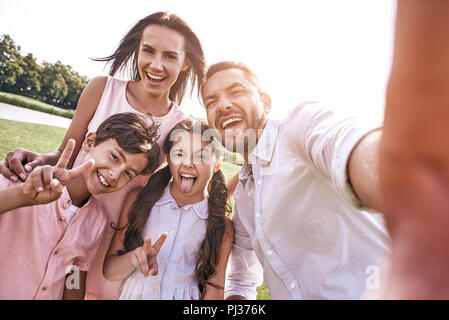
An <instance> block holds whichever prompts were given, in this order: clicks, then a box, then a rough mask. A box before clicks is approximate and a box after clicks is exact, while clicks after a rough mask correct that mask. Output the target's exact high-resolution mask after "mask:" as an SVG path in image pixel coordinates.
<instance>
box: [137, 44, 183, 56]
mask: <svg viewBox="0 0 449 320" xmlns="http://www.w3.org/2000/svg"><path fill="white" fill-rule="evenodd" d="M142 47H145V48H147V49H151V50H154V51H155V50H156V49H154V48H153V47H152V46H150V45H149V44H146V43H142ZM164 53H165V54H167V53H168V54H174V55H177V56H178V55H179V52H178V51H171V50H169V51H164Z"/></svg>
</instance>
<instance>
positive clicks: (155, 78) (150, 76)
mask: <svg viewBox="0 0 449 320" xmlns="http://www.w3.org/2000/svg"><path fill="white" fill-rule="evenodd" d="M147 76H148V78H150V79H153V80H162V79H164V77H161V76H155V75H153V74H149V73H148V72H147Z"/></svg>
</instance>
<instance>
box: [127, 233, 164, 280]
mask: <svg viewBox="0 0 449 320" xmlns="http://www.w3.org/2000/svg"><path fill="white" fill-rule="evenodd" d="M167 236H168V234H167V233H166V232H164V233H163V234H162V235H161V236H160V237H159V239H158V240H157V241H156V242H155V243H154V245H151V238H146V239H145V242H144V243H143V245H142V246H141V247H138V248H136V249H134V250H133V251H131V252H130V253H129V258H130V262H131V264H132V265H133V266H134V267H135V268H136V269H137V270H139V272H141V273H143V275H144V276H145V277H148V276H149V275H152V276H155V275H157V273H158V264H157V259H156V258H157V255H158V254H159V251H160V250H161V247H162V245H163V244H164V242H165V239H167Z"/></svg>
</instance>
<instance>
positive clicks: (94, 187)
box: [0, 113, 160, 299]
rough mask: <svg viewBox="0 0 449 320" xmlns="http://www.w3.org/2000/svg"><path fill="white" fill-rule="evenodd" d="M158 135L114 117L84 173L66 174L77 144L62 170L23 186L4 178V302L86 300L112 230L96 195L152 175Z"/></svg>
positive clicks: (124, 116) (0, 252)
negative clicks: (105, 237)
mask: <svg viewBox="0 0 449 320" xmlns="http://www.w3.org/2000/svg"><path fill="white" fill-rule="evenodd" d="M158 132H159V130H158V125H156V124H155V122H153V120H152V119H151V118H150V117H145V116H140V115H137V114H135V113H121V114H115V115H113V116H111V117H110V118H108V119H107V120H105V121H104V122H103V123H102V124H101V125H100V127H99V128H98V130H97V131H96V133H89V134H88V135H87V136H86V138H85V140H84V143H83V146H82V149H83V151H84V152H85V153H86V155H85V158H84V160H83V162H82V163H81V164H80V165H79V166H78V167H77V168H74V169H72V170H67V169H65V167H66V165H67V163H68V161H69V159H70V156H71V154H72V152H73V148H74V141H73V140H71V141H69V142H68V144H67V146H66V148H65V150H64V152H63V154H62V155H61V158H60V160H59V161H58V163H57V164H56V166H54V167H52V166H43V167H38V168H36V169H35V170H34V171H33V172H32V174H31V175H30V176H29V177H28V178H27V180H26V181H25V182H24V183H18V182H11V181H10V180H8V179H6V178H5V177H3V176H1V175H0V190H1V191H0V242H1V246H0V299H62V298H64V299H83V297H84V285H85V279H86V275H87V271H88V269H89V265H90V264H91V262H92V260H93V258H94V256H95V252H96V249H97V247H98V245H99V243H100V240H101V237H102V234H103V231H104V229H105V226H106V217H105V215H104V213H103V208H102V206H101V205H100V203H99V202H97V201H96V200H95V198H94V197H91V195H96V194H100V193H106V192H113V191H117V190H119V189H121V188H123V187H124V186H125V185H126V184H127V183H128V182H130V181H131V180H132V179H133V178H134V177H135V176H137V175H139V174H148V173H151V172H153V171H154V170H155V169H156V168H157V166H158V164H159V160H160V159H159V157H160V152H159V147H158V145H157V144H156V140H157V138H158V135H159V133H158ZM117 210H120V208H117ZM2 212H4V213H2Z"/></svg>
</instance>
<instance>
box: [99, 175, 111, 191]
mask: <svg viewBox="0 0 449 320" xmlns="http://www.w3.org/2000/svg"><path fill="white" fill-rule="evenodd" d="M97 176H98V178H99V179H100V182H101V183H102V184H103V185H104V186H105V187H106V188H109V187H110V185H109V184H108V183H107V182H106V179H105V178H104V177H103V176H102V175H101V173H100V172H99V171H97Z"/></svg>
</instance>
